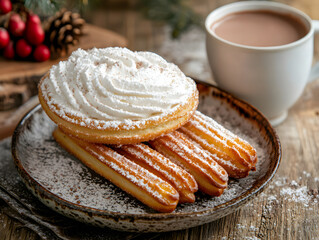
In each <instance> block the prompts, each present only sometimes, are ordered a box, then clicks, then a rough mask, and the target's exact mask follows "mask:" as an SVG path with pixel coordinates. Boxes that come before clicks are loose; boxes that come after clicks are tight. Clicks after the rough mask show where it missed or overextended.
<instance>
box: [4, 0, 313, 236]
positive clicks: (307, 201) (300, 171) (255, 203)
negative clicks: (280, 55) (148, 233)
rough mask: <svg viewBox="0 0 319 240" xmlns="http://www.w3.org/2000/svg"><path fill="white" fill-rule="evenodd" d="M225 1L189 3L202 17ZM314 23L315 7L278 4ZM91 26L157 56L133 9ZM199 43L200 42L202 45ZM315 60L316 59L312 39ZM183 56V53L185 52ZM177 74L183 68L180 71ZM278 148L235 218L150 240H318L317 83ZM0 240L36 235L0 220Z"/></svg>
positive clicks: (102, 13)
mask: <svg viewBox="0 0 319 240" xmlns="http://www.w3.org/2000/svg"><path fill="white" fill-rule="evenodd" d="M230 2H233V1H231V0H215V1H209V0H207V1H206V0H200V1H195V0H194V1H192V2H191V4H193V6H194V8H195V9H196V11H198V12H199V13H201V14H203V15H207V14H208V13H209V12H210V11H212V10H213V9H214V8H216V7H218V6H221V5H223V4H226V3H230ZM280 2H284V3H286V4H289V5H291V6H294V7H296V8H299V9H300V10H302V11H304V12H306V13H307V14H308V15H310V17H312V18H313V19H319V1H317V0H282V1H280ZM89 18H90V19H89V20H90V21H91V22H92V23H94V24H97V25H100V26H102V27H106V28H108V29H110V30H113V31H116V32H118V33H120V34H122V35H124V36H125V37H127V39H128V41H129V47H130V48H132V49H136V50H152V51H155V52H156V51H157V50H159V49H160V48H161V46H162V44H163V39H165V37H164V33H165V31H164V28H163V27H162V26H161V25H159V24H156V23H152V22H149V21H147V20H145V19H143V18H142V17H141V16H140V15H139V14H137V13H136V12H135V11H134V10H133V9H130V8H128V9H124V10H121V9H116V11H113V10H112V9H107V10H105V9H101V10H99V11H97V12H95V13H94V15H92V16H89ZM203 41H204V39H203ZM315 43H316V46H315V49H316V51H315V58H318V57H319V38H318V37H317V38H316V41H315ZM185 50H186V49H185ZM182 68H183V67H182ZM276 130H277V133H278V135H279V137H280V140H281V143H282V152H283V155H282V162H281V166H280V169H279V171H278V172H277V174H276V177H275V179H274V180H273V182H272V183H271V184H270V186H269V187H268V188H267V189H266V190H265V191H264V192H263V193H262V194H261V195H259V196H258V197H256V198H255V199H254V200H252V201H251V202H249V203H248V204H247V205H246V206H244V207H242V208H241V209H240V210H238V211H237V212H235V213H233V214H231V215H229V216H226V217H224V218H222V219H220V220H218V221H215V222H212V223H209V224H205V225H203V226H200V227H196V228H192V229H188V230H183V231H177V232H169V233H162V234H160V235H156V237H155V238H156V239H163V240H164V239H166V240H167V239H319V207H318V205H319V204H318V201H319V197H318V189H319V173H318V172H319V171H318V170H319V137H318V136H319V81H318V80H317V81H315V82H313V83H311V84H309V85H308V86H307V87H306V89H305V92H304V94H303V96H302V97H301V98H300V99H299V101H298V102H297V103H296V104H295V105H294V107H293V108H292V109H291V110H290V111H289V116H288V118H287V119H286V121H285V122H284V123H282V124H281V125H280V126H278V127H276ZM0 238H1V239H37V237H36V235H35V234H34V233H33V232H31V231H27V230H25V229H20V230H19V224H18V223H16V222H14V221H12V220H11V219H9V218H8V217H7V216H5V215H3V214H2V215H1V214H0Z"/></svg>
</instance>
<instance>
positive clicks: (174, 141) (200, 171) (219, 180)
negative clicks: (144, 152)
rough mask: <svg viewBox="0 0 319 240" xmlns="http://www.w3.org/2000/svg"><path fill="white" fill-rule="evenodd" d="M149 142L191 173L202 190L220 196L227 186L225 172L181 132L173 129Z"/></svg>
mask: <svg viewBox="0 0 319 240" xmlns="http://www.w3.org/2000/svg"><path fill="white" fill-rule="evenodd" d="M149 144H150V145H151V146H152V147H153V148H154V149H156V150H157V151H158V152H160V153H161V154H163V155H164V156H165V157H167V158H168V159H170V160H171V161H173V162H174V163H176V164H177V165H179V166H181V167H183V168H184V169H185V170H187V171H188V172H189V173H190V174H192V175H193V176H194V178H195V180H196V181H197V184H198V187H199V189H200V190H201V191H202V192H204V193H206V194H208V195H212V196H220V195H221V194H222V193H223V191H224V189H225V188H226V187H227V182H228V174H227V172H226V171H225V170H224V169H223V168H222V167H221V166H220V165H218V164H217V163H216V162H215V161H214V159H213V158H211V157H210V156H209V155H208V154H207V152H206V151H205V150H203V149H202V148H200V147H198V146H196V145H194V144H193V143H192V142H191V141H189V140H188V139H187V138H186V137H185V136H183V134H182V133H180V132H178V131H174V132H172V133H169V134H166V135H164V136H161V137H159V138H156V139H154V140H152V141H149Z"/></svg>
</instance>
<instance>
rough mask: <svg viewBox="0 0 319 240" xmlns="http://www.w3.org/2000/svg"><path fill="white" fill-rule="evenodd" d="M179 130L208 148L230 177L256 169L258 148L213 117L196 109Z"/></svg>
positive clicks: (236, 176)
mask: <svg viewBox="0 0 319 240" xmlns="http://www.w3.org/2000/svg"><path fill="white" fill-rule="evenodd" d="M178 131H180V132H182V133H184V134H185V135H187V136H188V137H189V138H190V139H192V141H194V143H197V144H198V145H200V146H201V147H202V148H203V149H205V150H207V151H208V152H209V153H210V154H211V156H212V158H214V160H215V161H216V162H217V163H218V164H220V165H221V166H222V167H223V168H224V169H225V170H226V171H227V173H228V175H229V176H230V177H233V178H243V177H246V176H248V174H249V171H250V170H253V171H254V170H256V163H257V153H256V150H255V149H254V148H253V147H252V146H251V145H250V144H249V143H248V142H246V141H245V140H243V139H241V138H239V137H238V136H236V135H235V134H233V133H232V132H230V131H229V130H227V129H226V128H224V127H223V126H221V125H220V124H218V123H217V122H216V121H214V120H213V119H212V118H210V117H208V116H205V115H204V114H202V113H200V112H198V111H196V112H195V114H194V116H193V117H192V118H191V119H190V121H188V122H187V123H186V124H185V125H184V126H182V127H181V128H180V129H179V130H178Z"/></svg>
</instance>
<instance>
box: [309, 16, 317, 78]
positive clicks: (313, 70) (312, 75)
mask: <svg viewBox="0 0 319 240" xmlns="http://www.w3.org/2000/svg"><path fill="white" fill-rule="evenodd" d="M312 24H313V26H314V29H315V34H316V33H319V20H312ZM317 78H319V62H317V63H316V64H315V65H314V66H313V67H312V68H311V71H310V75H309V78H308V82H312V81H314V80H316V79H317Z"/></svg>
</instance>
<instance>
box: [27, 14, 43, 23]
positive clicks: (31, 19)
mask: <svg viewBox="0 0 319 240" xmlns="http://www.w3.org/2000/svg"><path fill="white" fill-rule="evenodd" d="M31 22H32V23H37V24H39V25H40V24H41V21H40V18H39V16H38V15H36V14H30V15H29V16H28V20H27V23H31Z"/></svg>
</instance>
